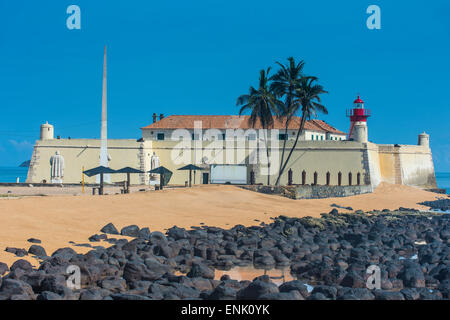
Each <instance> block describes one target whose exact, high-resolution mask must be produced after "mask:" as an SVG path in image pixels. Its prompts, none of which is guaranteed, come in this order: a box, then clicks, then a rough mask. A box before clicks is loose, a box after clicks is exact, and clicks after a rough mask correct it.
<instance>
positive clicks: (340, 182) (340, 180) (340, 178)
mask: <svg viewBox="0 0 450 320" xmlns="http://www.w3.org/2000/svg"><path fill="white" fill-rule="evenodd" d="M341 185H342V172H339V173H338V186H341Z"/></svg>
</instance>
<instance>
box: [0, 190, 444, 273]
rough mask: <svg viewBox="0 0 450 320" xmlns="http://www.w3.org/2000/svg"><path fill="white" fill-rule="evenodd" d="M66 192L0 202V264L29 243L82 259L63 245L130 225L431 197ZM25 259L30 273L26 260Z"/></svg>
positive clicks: (240, 219)
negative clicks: (303, 197)
mask: <svg viewBox="0 0 450 320" xmlns="http://www.w3.org/2000/svg"><path fill="white" fill-rule="evenodd" d="M9 189H12V187H9ZM25 189H26V188H25ZM36 189H37V188H36ZM34 191H37V190H34ZM44 191H45V190H40V191H39V193H45V192H44ZM72 191H73V190H71V191H69V193H68V194H72V195H53V196H25V197H9V198H5V197H1V196H0V226H1V231H0V261H2V262H5V263H7V264H8V265H10V264H11V263H13V262H14V261H16V260H17V259H19V258H17V257H16V256H14V255H13V254H11V253H7V252H5V251H4V250H5V248H6V247H8V246H9V247H17V248H25V249H28V248H29V247H30V245H31V243H28V242H27V239H29V238H32V237H33V238H38V239H40V240H42V246H43V247H44V248H45V249H46V250H47V254H49V255H50V254H51V253H53V252H54V251H55V250H56V249H58V248H61V247H73V248H74V249H75V250H76V251H78V252H80V253H84V252H87V251H88V250H90V249H89V248H83V247H74V246H72V245H70V244H69V241H74V242H75V243H78V244H79V243H89V242H88V237H90V236H91V235H93V234H96V233H99V230H100V229H101V228H102V227H103V226H104V225H106V224H107V223H109V222H112V223H114V225H115V226H116V227H117V228H118V229H119V231H120V229H121V228H122V227H124V226H127V225H130V224H137V225H138V226H139V227H141V228H143V227H149V228H150V230H151V231H156V230H159V231H164V230H165V229H167V228H170V227H172V226H174V225H177V226H179V227H184V228H190V227H191V226H200V225H201V223H204V224H206V225H210V226H218V227H224V228H230V227H233V226H234V225H236V224H243V225H246V226H250V225H258V224H259V223H260V222H266V223H270V221H271V220H270V218H271V217H276V216H279V215H287V216H292V217H303V216H308V215H310V216H316V217H318V216H320V214H321V213H324V212H329V211H330V210H331V209H332V208H331V207H330V205H331V204H333V203H335V204H338V205H342V206H351V207H353V209H354V210H358V209H362V210H372V209H379V210H381V209H384V208H387V209H397V208H399V207H401V206H402V207H408V208H417V209H423V210H427V208H426V207H422V206H420V205H418V204H417V203H419V202H422V201H425V200H434V199H436V198H438V197H439V195H438V194H435V193H431V192H427V191H423V190H420V189H416V188H412V187H407V186H401V185H389V184H382V185H380V186H379V187H378V188H377V189H376V190H375V192H374V193H372V194H364V195H358V196H352V197H346V198H329V199H318V200H291V199H287V198H283V197H280V196H275V195H265V194H260V193H256V192H252V191H247V190H243V189H240V188H238V187H234V186H225V185H220V186H218V185H216V186H214V185H209V186H199V187H194V188H178V189H167V190H163V191H148V192H136V193H132V194H126V195H120V194H119V195H116V194H111V195H105V196H87V195H84V196H74V195H73V194H74V192H72ZM2 192H4V190H1V189H0V195H1V194H2ZM18 193H21V192H19V190H15V191H14V192H13V193H12V194H18ZM22 193H23V192H22ZM39 193H38V194H39ZM3 194H4V193H3ZM340 211H345V210H340ZM92 244H93V245H98V244H99V243H92ZM100 244H101V243H100ZM105 245H109V244H108V243H106V244H105ZM25 259H27V260H28V261H30V262H31V263H32V264H33V265H35V266H36V265H38V262H37V260H36V259H35V258H33V257H30V256H28V257H25Z"/></svg>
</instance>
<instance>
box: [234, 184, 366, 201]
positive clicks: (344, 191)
mask: <svg viewBox="0 0 450 320" xmlns="http://www.w3.org/2000/svg"><path fill="white" fill-rule="evenodd" d="M242 188H244V189H247V190H251V191H256V192H260V193H265V194H276V195H282V196H285V197H287V198H291V199H324V198H336V197H349V196H354V195H358V194H364V193H371V192H372V191H373V189H372V187H371V186H370V185H361V186H321V185H300V186H263V185H254V186H242Z"/></svg>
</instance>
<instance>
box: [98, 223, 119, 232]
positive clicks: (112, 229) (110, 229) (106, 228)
mask: <svg viewBox="0 0 450 320" xmlns="http://www.w3.org/2000/svg"><path fill="white" fill-rule="evenodd" d="M100 231H101V232H103V233H108V234H119V231H118V230H117V229H116V227H115V226H114V225H113V224H112V223H108V224H107V225H106V226H104V227H103V228H101V229H100Z"/></svg>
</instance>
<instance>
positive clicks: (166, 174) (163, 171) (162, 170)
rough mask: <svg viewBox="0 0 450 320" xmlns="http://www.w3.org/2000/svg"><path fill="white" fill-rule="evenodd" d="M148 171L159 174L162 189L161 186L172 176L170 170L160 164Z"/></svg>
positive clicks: (165, 184)
mask: <svg viewBox="0 0 450 320" xmlns="http://www.w3.org/2000/svg"><path fill="white" fill-rule="evenodd" d="M149 173H156V174H159V175H160V176H161V178H160V188H161V190H162V188H163V186H167V184H168V183H169V181H170V178H171V177H172V174H173V173H172V171H170V170H169V169H167V168H166V167H163V166H160V167H158V168H155V169H153V170H150V171H149Z"/></svg>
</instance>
